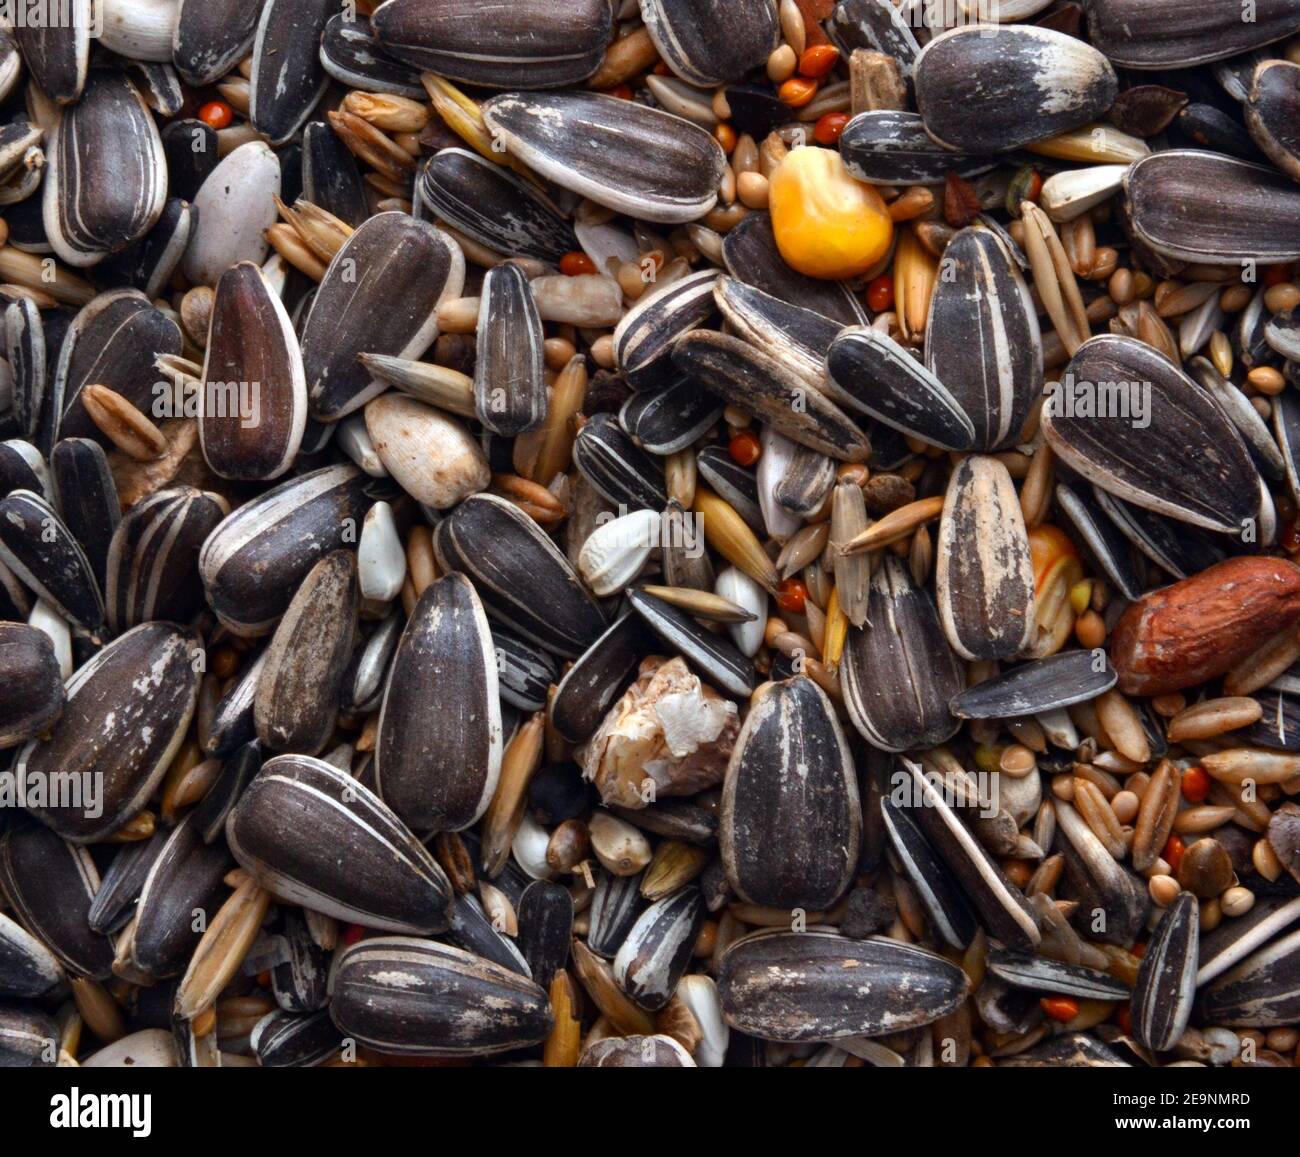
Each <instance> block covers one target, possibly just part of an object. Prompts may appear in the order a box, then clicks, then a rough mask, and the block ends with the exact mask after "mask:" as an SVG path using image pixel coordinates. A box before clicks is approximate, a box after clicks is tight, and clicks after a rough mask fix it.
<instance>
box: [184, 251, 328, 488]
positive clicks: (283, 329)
mask: <svg viewBox="0 0 1300 1157" xmlns="http://www.w3.org/2000/svg"><path fill="white" fill-rule="evenodd" d="M306 424H307V379H306V376H305V374H304V372H303V365H302V353H301V352H300V350H299V349H298V338H297V335H296V334H295V333H294V332H293V323H292V322H291V321H290V320H289V315H288V313H286V312H285V308H284V306H283V305H282V304H281V303H280V297H279V294H277V293H276V292H275V291H274V290H273V289H272V288H271V285H270V283H269V282H268V281H267V280H266V277H265V276H264V275H263V273H262V270H261V269H260V268H259V267H258V266H257V265H255V264H253V262H251V261H241V262H240V263H239V264H238V265H234V266H232V267H231V268H229V269H227V270H226V272H225V273H223V274H222V275H221V279H220V280H219V281H218V282H217V289H216V296H215V298H214V299H213V301H212V320H211V323H210V325H209V327H208V344H207V351H206V356H205V358H204V362H203V405H202V412H201V413H200V415H199V444H200V445H201V446H202V448H203V457H204V458H205V459H206V460H207V463H208V465H209V466H211V467H212V469H213V470H214V471H215V472H216V473H217V474H220V475H221V477H223V478H236V479H240V480H245V481H253V480H256V481H269V480H270V479H272V478H278V477H279V476H280V475H281V474H283V473H284V472H285V471H286V470H288V469H289V467H290V465H292V463H293V460H294V458H296V457H297V455H298V448H299V446H301V445H302V436H303V431H304V429H305V428H306Z"/></svg>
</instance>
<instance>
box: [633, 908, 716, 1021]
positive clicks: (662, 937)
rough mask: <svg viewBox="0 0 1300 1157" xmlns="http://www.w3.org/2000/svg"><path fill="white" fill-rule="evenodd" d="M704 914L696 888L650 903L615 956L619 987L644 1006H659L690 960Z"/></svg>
mask: <svg viewBox="0 0 1300 1157" xmlns="http://www.w3.org/2000/svg"><path fill="white" fill-rule="evenodd" d="M706 915H707V912H706V910H705V907H704V903H703V901H702V900H701V898H700V890H699V889H698V888H694V887H688V888H683V889H682V890H681V891H679V892H677V893H676V894H674V895H672V896H669V897H667V898H666V899H663V900H657V901H655V902H654V903H653V904H651V905H650V906H649V907H648V908H647V909H646V910H645V911H644V912H642V913H641V915H640V916H638V917H637V920H636V923H635V924H633V925H632V927H631V928H630V929H629V930H628V934H627V938H626V939H625V940H624V941H623V943H622V945H621V946H620V947H619V950H618V954H617V955H616V956H615V957H614V979H615V980H616V981H618V984H619V987H621V988H622V989H623V991H624V992H626V993H627V994H628V996H630V997H631V998H632V999H633V1000H634V1001H635V1002H636V1003H637V1004H639V1005H640V1006H641V1007H642V1008H647V1009H650V1010H651V1011H654V1010H656V1009H660V1008H663V1006H664V1005H665V1004H667V1003H668V1002H669V1000H671V999H672V996H673V993H674V992H675V991H676V990H677V983H678V981H680V980H681V978H682V976H683V975H684V974H685V972H686V966H687V965H688V964H690V962H691V956H692V953H693V952H694V950H695V941H696V940H697V939H698V937H699V934H700V929H701V927H703V925H704V919H705V916H706Z"/></svg>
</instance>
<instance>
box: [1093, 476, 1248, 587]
mask: <svg viewBox="0 0 1300 1157" xmlns="http://www.w3.org/2000/svg"><path fill="white" fill-rule="evenodd" d="M1093 497H1094V498H1096V500H1097V505H1098V506H1100V507H1101V508H1102V510H1104V511H1105V512H1106V515H1107V517H1108V518H1110V519H1111V521H1112V522H1114V523H1115V525H1116V526H1117V527H1119V529H1120V532H1121V533H1122V534H1123V535H1124V537H1125V538H1127V539H1128V540H1129V541H1130V542H1131V543H1132V544H1133V545H1134V546H1136V547H1137V548H1138V550H1140V551H1141V552H1142V553H1143V554H1144V555H1146V556H1147V558H1149V559H1150V560H1151V561H1152V562H1154V563H1155V564H1156V565H1157V566H1158V567H1160V568H1161V569H1163V570H1165V571H1168V572H1169V574H1171V575H1173V576H1174V578H1179V579H1183V578H1187V577H1188V575H1193V574H1200V572H1201V571H1203V570H1205V569H1207V568H1208V567H1212V566H1213V565H1214V564H1215V563H1216V562H1222V561H1223V559H1224V553H1223V551H1222V550H1220V549H1219V547H1218V546H1217V545H1216V544H1215V543H1214V542H1213V541H1212V540H1211V539H1210V536H1209V535H1208V534H1204V533H1201V532H1198V531H1195V530H1191V529H1190V528H1188V527H1185V526H1179V525H1178V524H1177V523H1176V522H1171V521H1170V520H1169V519H1167V518H1165V517H1163V516H1162V515H1159V514H1153V513H1152V512H1151V511H1149V510H1143V509H1142V508H1141V507H1138V506H1134V505H1132V504H1131V503H1128V502H1125V501H1124V500H1123V499H1122V498H1116V497H1115V496H1114V495H1113V494H1107V493H1106V492H1105V491H1104V490H1102V489H1101V488H1100V487H1098V486H1094V487H1093Z"/></svg>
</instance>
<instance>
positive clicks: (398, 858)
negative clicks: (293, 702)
mask: <svg viewBox="0 0 1300 1157" xmlns="http://www.w3.org/2000/svg"><path fill="white" fill-rule="evenodd" d="M226 840H227V843H228V844H229V845H230V851H231V853H232V854H233V855H234V857H235V859H236V860H238V861H239V864H240V866H241V867H242V868H243V869H244V870H245V871H246V872H248V874H249V875H250V876H251V877H252V878H253V879H255V880H257V881H259V882H261V883H262V884H263V885H264V886H265V887H267V888H268V889H270V890H271V891H274V892H275V894H276V895H277V896H282V897H284V898H285V899H288V900H292V901H293V902H295V903H299V904H303V905H304V906H306V907H308V908H312V909H315V910H316V911H318V912H323V913H325V914H326V915H329V916H334V917H336V918H338V919H340V920H352V921H356V922H358V923H361V924H363V925H365V926H366V927H368V928H381V929H385V930H387V931H392V932H420V933H427V932H439V931H442V930H444V929H445V928H446V927H447V926H448V924H449V922H450V918H451V917H450V906H451V899H452V895H451V885H450V884H449V883H448V882H447V877H446V876H445V875H444V874H443V871H442V869H441V868H440V867H438V864H437V862H436V861H435V860H434V858H433V857H432V856H431V855H430V854H429V853H428V852H427V851H426V850H425V848H424V846H423V845H422V844H421V843H420V842H419V841H418V840H417V839H416V838H415V836H414V835H412V834H411V832H410V831H409V830H408V829H407V828H406V826H405V825H404V824H403V823H402V822H401V821H400V820H399V819H398V818H397V816H396V815H394V814H393V812H392V811H390V810H389V808H388V807H387V805H385V804H384V802H383V801H382V800H381V799H380V798H379V797H378V796H376V795H375V794H374V793H373V792H371V791H370V790H369V789H368V788H366V787H364V786H363V785H362V784H361V783H359V782H358V781H357V780H355V779H354V778H353V777H352V776H351V775H349V774H347V773H346V772H342V771H339V770H338V769H337V768H336V767H333V766H332V765H330V764H328V763H324V762H323V761H321V760H319V759H313V758H311V757H310V756H306V755H280V756H276V757H275V758H274V759H271V760H268V761H267V762H266V764H264V765H263V767H262V770H261V771H260V772H258V774H257V776H256V777H255V778H254V779H253V781H252V782H251V783H250V784H249V785H248V788H247V790H246V791H245V792H244V794H243V796H242V798H241V799H240V801H239V803H238V804H237V805H236V807H235V809H234V810H233V811H232V812H231V813H230V817H229V819H228V820H227V822H226Z"/></svg>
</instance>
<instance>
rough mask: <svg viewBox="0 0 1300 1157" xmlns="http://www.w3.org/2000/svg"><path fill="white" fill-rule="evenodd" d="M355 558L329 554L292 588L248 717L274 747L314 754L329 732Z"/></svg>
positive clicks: (348, 633)
mask: <svg viewBox="0 0 1300 1157" xmlns="http://www.w3.org/2000/svg"><path fill="white" fill-rule="evenodd" d="M358 598H359V595H358V592H357V560H356V556H355V555H353V554H351V553H350V552H348V551H346V550H336V551H333V552H331V553H330V554H327V555H326V556H325V557H324V558H323V559H321V560H320V562H318V563H317V564H316V565H315V566H314V567H312V569H311V570H310V571H309V572H308V573H307V577H306V578H304V579H303V581H302V585H301V586H300V587H299V588H298V590H297V591H296V592H295V593H294V596H293V600H292V601H291V602H290V603H289V607H288V609H287V610H286V611H285V613H284V618H282V619H281V620H280V622H279V624H278V625H277V626H276V628H275V634H274V635H272V636H271V642H270V643H269V644H268V645H267V648H266V665H265V666H264V667H263V668H262V675H261V678H260V679H259V680H258V683H257V695H256V698H255V699H254V701H253V721H254V725H255V726H256V728H257V737H258V739H259V740H261V742H262V745H263V746H264V747H266V748H268V749H269V750H271V751H293V752H300V753H301V754H303V755H316V754H318V753H319V752H320V751H321V750H322V748H324V746H325V744H326V743H327V742H329V737H330V736H331V735H332V734H333V732H334V721H335V717H336V716H337V714H338V708H339V697H340V693H341V691H342V688H343V675H344V673H345V671H346V669H347V663H348V659H349V658H350V657H351V654H352V642H353V632H354V631H355V630H356V615H357V600H358Z"/></svg>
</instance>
